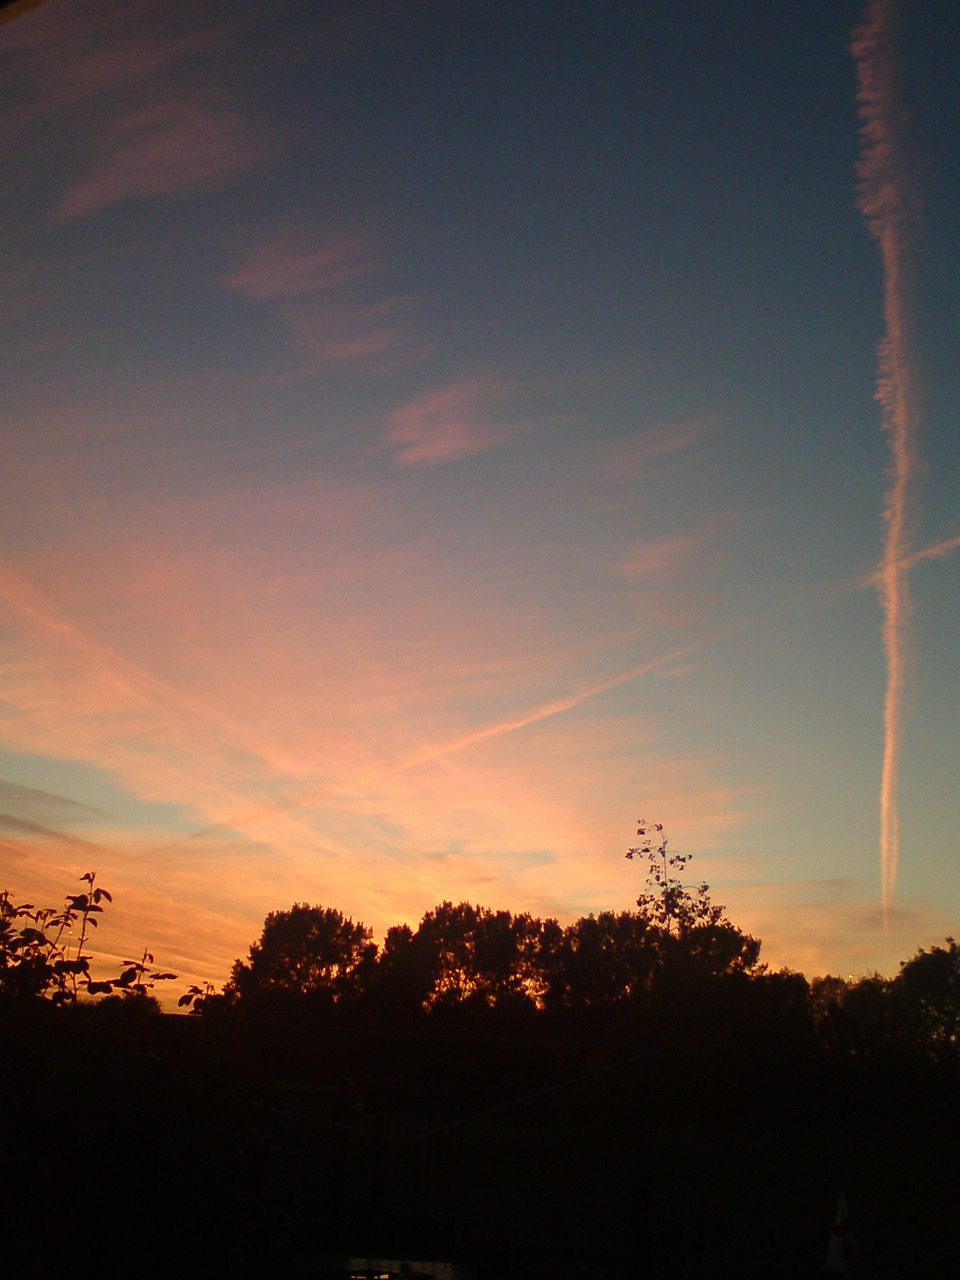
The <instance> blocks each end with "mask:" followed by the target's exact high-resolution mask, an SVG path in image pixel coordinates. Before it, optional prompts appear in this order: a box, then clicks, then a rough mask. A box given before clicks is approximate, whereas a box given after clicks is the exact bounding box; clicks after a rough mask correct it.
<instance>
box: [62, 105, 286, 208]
mask: <svg viewBox="0 0 960 1280" xmlns="http://www.w3.org/2000/svg"><path fill="white" fill-rule="evenodd" d="M99 151H100V154H99V156H98V158H97V160H96V162H95V163H94V167H93V170H92V172H91V173H89V174H88V175H87V176H86V177H84V178H82V179H81V180H80V181H79V182H78V183H76V184H75V185H74V186H73V187H71V188H70V189H69V190H68V191H67V192H66V194H65V195H64V196H63V198H62V199H61V201H60V203H59V205H58V206H57V207H56V209H55V210H54V212H53V215H52V216H53V221H54V222H58V223H59V222H73V221H75V220H76V219H78V218H82V217H85V216H86V215H87V214H90V213H93V212H95V211H96V210H98V209H102V208H104V207H105V206H107V205H112V204H118V203H120V202H121V201H127V200H137V199H147V198H150V197H163V198H164V199H170V198H172V197H175V196H181V195H186V194H199V193H207V192H212V191H218V190H221V189H222V188H223V187H225V186H228V185H229V184H230V183H232V182H234V181H236V180H237V179H238V178H240V177H243V176H245V175H246V174H247V173H249V172H250V170H251V169H253V168H255V167H256V166H257V165H259V164H260V162H261V161H262V160H263V159H264V157H265V156H266V154H267V148H266V146H265V145H264V142H263V140H262V138H261V137H260V136H259V133H258V131H256V130H254V129H252V128H251V127H250V125H249V124H248V123H247V122H246V121H245V120H244V119H243V118H242V117H241V116H240V115H239V114H238V113H237V112H235V111H232V110H230V109H229V108H227V107H224V106H220V105H208V104H202V103H199V102H179V101H168V102H154V103H151V104H150V105H148V106H146V107H144V108H143V109H141V110H138V111H135V112H130V113H127V114H126V115H123V116H120V117H118V118H116V119H114V120H112V121H111V122H110V123H109V124H108V126H107V128H106V131H105V133H104V136H103V140H102V142H101V143H100V147H99Z"/></svg>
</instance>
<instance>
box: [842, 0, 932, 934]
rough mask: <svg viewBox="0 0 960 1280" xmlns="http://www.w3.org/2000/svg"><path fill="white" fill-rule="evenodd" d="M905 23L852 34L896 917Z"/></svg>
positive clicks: (913, 404) (906, 233) (884, 836)
mask: <svg viewBox="0 0 960 1280" xmlns="http://www.w3.org/2000/svg"><path fill="white" fill-rule="evenodd" d="M899 45H900V21H899V15H898V11H897V7H896V4H895V3H894V0H871V2H870V4H869V5H868V6H867V10H866V19H865V21H864V23H863V25H862V26H860V27H858V28H857V30H856V31H855V32H854V36H853V43H852V53H853V57H854V60H855V62H856V70H857V101H858V104H859V115H860V160H859V163H858V165H857V176H858V179H859V185H858V190H857V207H858V209H859V211H860V214H861V216H862V217H863V220H864V222H865V224H866V226H867V228H868V230H869V231H870V234H871V235H872V236H873V237H874V239H875V240H876V241H877V244H878V246H879V249H880V257H881V261H882V264H883V311H884V320H885V324H886V332H885V334H884V337H883V341H882V342H881V344H880V353H879V368H878V373H877V391H876V397H877V400H878V401H879V402H880V405H881V407H882V410H883V426H884V430H885V431H886V432H887V434H888V436H889V440H890V455H891V465H890V472H889V480H888V485H887V491H886V494H885V496H884V506H883V527H884V537H883V549H882V555H881V561H880V568H879V575H878V576H879V594H880V603H881V607H882V610H883V647H884V653H885V656H886V664H887V687H886V695H885V699H884V709H883V729H884V746H883V771H882V777H881V784H880V876H881V899H882V906H883V914H884V918H885V919H886V920H888V921H889V918H890V912H891V910H892V907H893V899H894V894H895V891H896V883H897V863H898V859H899V852H900V818H899V809H898V788H899V777H900V760H901V756H902V753H903V739H904V732H905V729H906V723H907V717H908V694H909V686H910V679H911V674H912V667H913V602H912V599H911V594H910V582H909V566H910V562H911V559H912V554H913V553H912V538H913V529H914V515H915V505H916V494H915V490H916V479H917V429H918V425H919V412H918V388H917V377H916V372H915V369H914V359H913V332H912V330H913V315H912V306H911V291H912V290H911V285H912V280H911V276H912V262H911V242H912V238H913V233H914V228H915V222H916V199H915V196H914V193H913V188H912V183H911V175H910V166H909V164H908V161H907V148H906V132H907V129H906V112H905V110H904V106H903V100H902V94H901V83H900V80H901V73H900V64H899Z"/></svg>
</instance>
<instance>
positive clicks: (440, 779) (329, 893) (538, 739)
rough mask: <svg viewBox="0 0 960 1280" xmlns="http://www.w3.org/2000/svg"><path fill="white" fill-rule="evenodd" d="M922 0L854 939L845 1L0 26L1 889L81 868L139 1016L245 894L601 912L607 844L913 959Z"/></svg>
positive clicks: (921, 436) (297, 8)
mask: <svg viewBox="0 0 960 1280" xmlns="http://www.w3.org/2000/svg"><path fill="white" fill-rule="evenodd" d="M946 8H948V7H945V6H934V5H927V4H920V3H919V2H914V3H903V4H901V6H900V10H899V14H900V19H901V22H902V35H903V40H902V49H901V58H900V63H899V65H900V66H902V70H903V85H902V88H903V96H904V100H905V102H906V105H907V108H908V110H909V114H910V134H909V149H908V154H907V152H905V153H904V155H905V156H906V157H907V159H908V160H909V169H910V182H911V184H912V185H911V190H913V191H915V192H916V196H917V210H918V211H917V212H915V213H911V237H910V255H911V260H912V263H913V283H914V288H913V290H912V292H911V294H910V297H909V299H908V306H909V312H910V322H911V324H910V336H911V343H912V347H911V352H912V359H913V360H914V366H913V367H914V370H915V382H914V384H913V386H914V396H915V402H914V407H915V410H916V412H915V418H916V421H915V423H914V428H913V430H914V437H913V438H914V442H915V444H916V466H915V469H914V472H913V473H912V476H911V481H912V486H913V488H912V492H913V508H912V511H913V524H912V526H911V530H910V542H909V548H908V549H909V553H910V556H911V557H912V559H911V560H910V564H909V566H906V567H904V565H903V564H901V566H900V571H901V572H902V574H903V576H904V579H905V580H906V579H908V581H909V592H910V595H911V597H912V613H911V615H910V617H909V619H908V622H909V627H908V628H907V631H906V632H905V633H904V634H905V641H904V643H905V646H906V647H905V650H904V652H905V653H906V658H907V662H906V670H907V675H908V677H909V678H908V682H907V689H906V696H905V702H904V710H905V714H904V717H903V722H904V724H905V732H904V734H903V737H902V752H901V754H900V757H899V765H898V782H899V824H900V834H899V857H898V865H897V869H896V876H895V886H894V887H893V888H892V889H891V892H890V895H889V903H888V907H889V910H888V912H887V916H888V919H887V921H886V925H885V923H884V918H883V911H882V906H881V903H882V881H881V865H880V789H881V770H882V767H883V759H884V735H885V724H884V700H885V690H886V687H887V678H888V669H887V666H886V661H885V649H884V634H885V633H884V629H883V628H884V615H883V608H884V607H885V606H884V604H883V598H882V597H881V596H880V595H878V565H880V563H881V557H882V555H883V554H884V541H883V540H884V524H883V514H882V513H883V510H884V505H885V502H886V501H887V499H886V498H885V495H886V494H887V493H888V485H889V483H890V469H891V465H892V463H891V448H890V433H889V432H885V431H884V429H883V411H882V407H881V405H880V404H879V403H878V401H877V399H876V398H875V388H876V384H877V351H878V345H879V343H880V341H881V339H882V337H883V335H884V326H885V317H884V305H885V275H884V263H883V261H882V259H881V253H880V246H879V243H878V238H877V234H876V233H875V234H873V235H871V231H870V228H869V227H868V226H867V225H866V223H865V217H864V216H862V214H863V212H864V211H863V209H862V208H859V209H858V201H857V175H856V166H857V160H858V154H859V149H860V139H859V124H858V113H857V73H856V66H855V62H854V58H853V56H852V54H851V40H852V37H853V32H854V30H855V28H856V27H857V26H858V25H859V24H860V22H861V21H862V18H863V12H864V10H863V5H862V4H848V3H837V4H793V3H788V4H781V3H774V4H760V3H756V2H755V0H749V2H746V0H670V2H669V3H667V2H666V0H655V2H652V3H626V2H623V3H620V2H616V3H615V2H613V0H599V3H593V4H590V5H587V4H585V3H579V4H577V3H560V2H557V0H552V2H551V3H542V2H541V0H503V2H498V0H343V2H342V3H336V2H325V3H323V4H315V3H312V2H309V0H262V2H254V0H229V2H227V0H222V2H218V0H205V2H204V3H187V2H185V0H137V3H132V2H131V3H117V2H116V0H47V3H45V4H42V5H40V6H39V7H37V8H33V9H30V10H29V11H27V12H24V13H22V14H20V15H19V16H17V17H16V18H14V19H13V20H11V21H8V22H6V23H5V24H3V25H2V26H0V68H2V71H0V236H2V244H3V246H4V253H3V259H2V264H0V318H2V323H3V340H2V348H0V432H2V447H3V467H2V485H3V491H4V500H3V503H2V506H0V888H3V887H8V888H9V889H10V890H11V892H12V893H13V895H14V896H15V897H17V898H20V899H30V900H33V901H48V900H49V901H51V902H55V901H58V900H59V899H60V898H61V896H62V894H64V893H65V892H67V891H68V890H69V891H73V889H74V885H75V881H76V877H77V876H78V875H80V874H82V873H83V872H86V871H90V870H96V871H97V873H98V877H99V880H100V881H101V882H102V883H103V884H104V885H106V886H107V887H108V888H109V889H110V890H111V891H112V892H113V894H114V897H115V900H116V901H115V905H114V908H113V910H112V916H111V917H108V918H107V920H105V922H104V924H103V929H102V938H101V939H100V943H101V949H102V951H103V952H105V953H107V954H108V955H109V954H112V955H114V956H116V955H117V954H118V953H119V952H120V951H122V950H124V948H126V949H130V948H137V947H139V948H140V949H142V947H143V946H144V945H149V946H150V948H151V950H153V951H154V952H155V954H156V955H157V959H158V961H160V962H161V963H162V964H163V966H164V967H165V968H171V969H175V970H176V971H177V972H178V973H179V974H180V975H181V979H182V980H181V982H180V984H179V985H178V990H179V989H182V987H183V985H184V984H185V982H187V981H206V980H210V981H214V982H216V983H217V984H218V985H219V984H220V983H221V982H222V981H223V980H224V979H225V978H226V977H227V975H228V972H229V967H230V964H231V962H232V961H233V959H234V958H235V957H237V956H240V955H243V954H245V952H246V949H247V947H248V945H249V943H250V942H251V941H252V940H253V939H254V938H255V937H256V936H257V934H258V933H259V930H260V926H261V924H262V921H263V918H264V916H265V914H266V913H267V912H268V911H270V910H274V909H277V908H283V907H286V906H289V905H290V904H291V903H293V902H294V901H309V902H319V903H322V904H323V905H325V906H334V907H338V908H340V909H341V910H343V911H344V912H345V913H347V914H350V915H352V916H353V917H354V918H355V919H356V918H359V919H360V920H362V921H364V922H365V923H366V924H368V925H370V926H372V927H373V929H374V931H375V933H376V934H377V935H380V936H382V932H383V930H384V929H385V928H386V927H387V926H388V925H389V924H391V923H396V922H398V921H400V920H408V921H410V922H412V923H415V922H416V921H417V920H418V919H419V918H420V916H421V915H422V914H423V912H424V911H426V910H428V909H429V908H430V907H432V906H434V905H435V904H436V903H438V902H440V901H442V900H443V899H447V898H449V899H452V900H454V901H459V900H460V899H469V900H471V901H473V902H478V903H481V904H483V905H487V906H491V907H508V908H510V909H512V910H528V911H531V912H533V913H534V914H537V915H541V916H546V915H552V916H557V917H559V918H560V919H561V920H562V921H569V920H572V919H574V918H575V917H577V916H578V915H581V914H586V913H588V912H591V911H593V912H596V911H599V910H604V909H608V908H612V909H617V910H623V909H626V908H629V907H630V906H632V905H633V903H634V901H635V899H636V896H637V894H638V892H640V890H641V889H642V887H643V886H642V881H641V874H642V873H641V869H640V868H639V867H638V866H637V865H636V864H635V863H629V862H627V861H626V860H625V859H624V857H623V854H624V851H625V850H626V848H627V847H628V846H629V845H630V844H633V843H635V832H636V820H637V819H638V817H640V816H643V817H646V818H648V819H650V820H655V821H659V822H662V823H664V824H665V826H666V829H667V831H668V833H669V835H670V837H671V842H672V844H673V845H674V846H676V847H677V848H678V849H680V850H682V851H684V852H689V853H692V854H693V855H694V861H693V863H692V866H691V872H692V875H693V876H695V877H696V878H697V879H700V878H703V879H706V880H707V881H709V883H710V885H711V888H712V890H713V894H714V897H715V898H716V899H718V900H719V901H721V902H723V903H725V904H726V906H727V908H728V911H729V913H730V915H731V917H732V918H733V919H734V920H735V921H736V922H737V923H738V924H740V925H741V926H742V927H744V928H745V929H748V930H749V931H751V932H753V933H756V934H758V935H759V936H760V937H762V938H763V941H764V951H763V958H764V959H766V960H767V961H768V962H769V963H770V964H772V965H774V966H780V965H789V966H791V967H794V968H798V969H802V970H803V971H804V972H806V973H808V974H811V975H812V974H814V973H821V972H826V971H830V972H837V973H843V974H848V973H849V974H861V973H864V972H869V971H872V970H874V969H879V970H880V971H882V972H894V971H895V970H896V966H897V961H898V960H900V959H903V958H906V957H907V956H909V955H910V954H911V953H912V952H913V951H914V950H915V949H916V947H917V946H919V945H929V944H931V943H934V942H938V941H940V942H942V941H943V939H944V937H945V936H946V935H947V934H950V933H955V932H956V930H957V928H958V927H960V859H958V831H960V785H958V783H960V777H958V772H960V739H958V727H960V678H958V661H957V659H958V654H960V546H958V544H960V376H958V369H960V163H958V154H960V152H958V147H960V90H958V81H957V73H956V67H957V62H958V59H960V9H955V10H953V11H952V12H950V13H947V12H946V11H945V10H946ZM891 12H894V11H893V10H891ZM861 203H862V202H861ZM886 285H887V287H889V279H888V280H887V281H886ZM904 545H906V544H904ZM955 548H957V549H955ZM907 713H909V714H907ZM888 727H889V726H888Z"/></svg>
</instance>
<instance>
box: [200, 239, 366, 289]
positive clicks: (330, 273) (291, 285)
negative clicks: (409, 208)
mask: <svg viewBox="0 0 960 1280" xmlns="http://www.w3.org/2000/svg"><path fill="white" fill-rule="evenodd" d="M372 270H373V264H372V262H371V260H370V258H369V256H368V255H367V253H366V251H365V250H364V248H363V246H362V244H361V242H360V240H359V239H358V238H356V237H347V236H344V237H340V238H335V239H332V240H331V241H330V242H329V243H327V244H323V245H321V246H319V247H318V248H312V249H311V248H304V249H294V248H292V247H290V246H288V245H285V244H282V243H276V242H275V243H272V244H265V245H262V246H261V247H260V248H258V249H256V250H255V251H254V252H253V253H252V254H251V255H250V256H249V258H248V259H247V261H246V262H245V263H244V264H243V266H241V267H239V268H238V269H237V270H236V271H234V272H233V273H232V274H231V275H229V276H227V278H226V281H225V282H224V283H225V284H226V285H227V286H228V287H229V288H231V289H236V290H238V291H239V292H240V293H242V294H243V295H244V296H245V297H247V298H256V299H260V298H299V297H304V296H305V295H309V294H314V293H322V292H325V291H326V290H328V289H336V288H339V287H341V286H342V285H345V284H350V283H352V282H353V281H354V280H356V279H357V278H358V277H360V276H363V275H368V274H369V273H370V272H371V271H372Z"/></svg>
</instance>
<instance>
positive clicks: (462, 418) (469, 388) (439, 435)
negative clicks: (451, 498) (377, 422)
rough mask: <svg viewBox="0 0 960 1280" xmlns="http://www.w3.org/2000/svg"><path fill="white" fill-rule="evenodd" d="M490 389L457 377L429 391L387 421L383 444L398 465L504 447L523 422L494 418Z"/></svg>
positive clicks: (432, 462) (420, 464)
mask: <svg viewBox="0 0 960 1280" xmlns="http://www.w3.org/2000/svg"><path fill="white" fill-rule="evenodd" d="M495 399H496V395H495V388H493V387H492V386H491V385H489V384H487V383H485V382H484V381H482V380H476V381H474V380H470V379H462V380H460V381H457V382H451V383H448V384H447V385H446V386H444V387H440V388H438V389H437V390H434V391H429V392H427V393H426V394H425V395H422V396H419V397H418V398H417V399H416V400H411V401H410V402H409V403H407V404H405V405H402V406H401V407H400V408H399V409H395V410H394V411H393V412H392V413H391V414H390V415H389V416H388V418H387V432H386V436H385V442H386V445H387V447H388V448H390V449H391V450H392V451H393V454H394V460H395V461H396V463H397V465H398V466H401V467H437V466H442V465H444V464H445V463H449V462H459V461H461V460H462V459H464V458H471V457H473V456H474V455H475V454H478V453H486V452H487V451H488V450H490V449H495V448H497V447H499V446H500V445H503V444H506V443H507V441H509V440H510V439H512V438H513V437H514V436H515V435H516V434H517V433H518V431H519V430H523V429H524V426H523V425H522V424H517V423H512V422H504V421H502V420H498V419H497V418H496V416H495V412H494V403H493V402H494V401H495Z"/></svg>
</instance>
